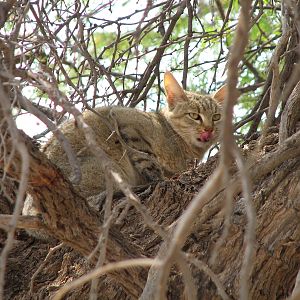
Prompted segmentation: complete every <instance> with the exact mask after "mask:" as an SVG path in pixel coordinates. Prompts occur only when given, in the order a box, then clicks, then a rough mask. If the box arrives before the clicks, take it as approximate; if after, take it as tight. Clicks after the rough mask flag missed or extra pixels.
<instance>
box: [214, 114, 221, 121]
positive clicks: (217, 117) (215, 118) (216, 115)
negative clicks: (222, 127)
mask: <svg viewBox="0 0 300 300" xmlns="http://www.w3.org/2000/svg"><path fill="white" fill-rule="evenodd" d="M212 119H213V121H219V120H220V119H221V114H214V115H213V116H212Z"/></svg>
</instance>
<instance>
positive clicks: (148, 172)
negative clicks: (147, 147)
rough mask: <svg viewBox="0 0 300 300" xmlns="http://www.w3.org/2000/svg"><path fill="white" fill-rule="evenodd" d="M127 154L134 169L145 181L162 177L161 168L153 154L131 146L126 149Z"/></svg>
mask: <svg viewBox="0 0 300 300" xmlns="http://www.w3.org/2000/svg"><path fill="white" fill-rule="evenodd" d="M127 154H128V157H129V159H130V161H131V163H132V165H133V167H134V169H135V170H136V171H137V172H138V173H139V174H140V175H141V176H142V177H143V179H144V181H145V182H152V181H158V180H162V179H163V178H164V176H163V171H162V168H161V166H160V164H159V162H158V161H157V159H156V157H155V155H154V154H152V153H146V152H143V151H140V150H137V149H133V148H132V149H127Z"/></svg>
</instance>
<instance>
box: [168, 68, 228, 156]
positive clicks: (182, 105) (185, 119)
mask: <svg viewBox="0 0 300 300" xmlns="http://www.w3.org/2000/svg"><path fill="white" fill-rule="evenodd" d="M164 84H165V91H166V95H167V102H168V109H166V111H165V112H164V114H165V116H166V118H167V119H168V121H169V122H170V124H171V125H172V127H173V128H174V130H175V131H176V132H177V133H178V134H179V135H180V136H181V137H182V138H183V139H184V140H185V142H186V143H187V144H188V145H190V146H192V148H193V149H195V148H196V149H197V148H198V149H199V150H200V149H202V151H203V150H207V149H208V148H209V147H210V146H211V145H212V144H213V143H215V142H216V141H217V139H218V136H219V133H220V121H221V117H222V106H221V103H222V102H223V100H224V98H225V92H226V86H223V87H222V88H220V89H219V90H218V91H217V92H215V93H214V94H213V95H200V94H196V93H192V92H186V91H184V90H183V89H182V87H181V86H180V85H179V84H178V82H177V81H176V79H175V78H174V76H173V75H172V74H171V73H170V72H166V73H165V76H164Z"/></svg>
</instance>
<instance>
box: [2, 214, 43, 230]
mask: <svg viewBox="0 0 300 300" xmlns="http://www.w3.org/2000/svg"><path fill="white" fill-rule="evenodd" d="M12 219H13V216H12V215H3V214H0V228H2V229H4V230H6V231H8V230H9V227H10V224H11V223H12ZM16 228H19V229H21V228H22V229H36V230H37V229H43V230H45V229H46V227H45V224H44V223H43V221H42V220H41V219H40V218H39V217H35V216H19V217H18V220H17V224H16Z"/></svg>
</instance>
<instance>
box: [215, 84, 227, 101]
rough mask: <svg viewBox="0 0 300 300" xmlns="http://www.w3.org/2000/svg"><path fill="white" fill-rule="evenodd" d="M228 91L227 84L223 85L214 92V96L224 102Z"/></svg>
mask: <svg viewBox="0 0 300 300" xmlns="http://www.w3.org/2000/svg"><path fill="white" fill-rule="evenodd" d="M226 92H227V85H226V84H225V85H223V86H222V87H220V88H219V89H218V90H217V91H216V92H214V93H213V95H212V97H213V98H214V99H215V100H216V101H217V102H219V103H222V102H224V100H225V96H226Z"/></svg>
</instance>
